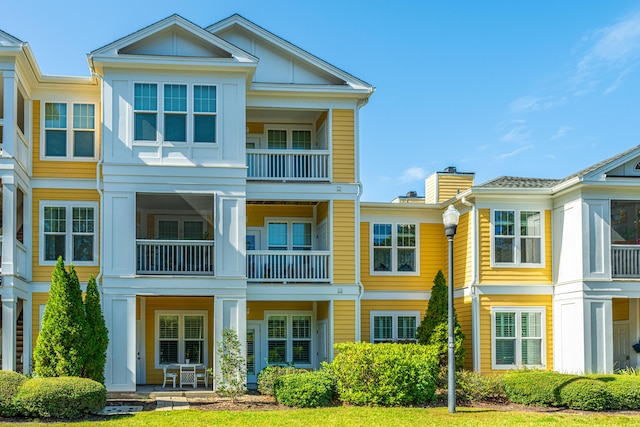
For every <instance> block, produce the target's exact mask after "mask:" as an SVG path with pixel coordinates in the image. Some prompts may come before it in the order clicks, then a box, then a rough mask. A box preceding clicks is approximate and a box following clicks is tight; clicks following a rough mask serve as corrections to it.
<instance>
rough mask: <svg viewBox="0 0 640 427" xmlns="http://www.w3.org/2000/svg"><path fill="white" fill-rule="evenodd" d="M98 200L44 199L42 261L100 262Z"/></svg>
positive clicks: (49, 262)
mask: <svg viewBox="0 0 640 427" xmlns="http://www.w3.org/2000/svg"><path fill="white" fill-rule="evenodd" d="M96 212H97V203H93V202H86V204H85V202H60V201H44V200H43V201H41V205H40V218H41V219H40V223H41V230H42V234H41V242H42V243H41V245H40V263H41V264H42V265H52V264H55V262H56V261H57V260H58V257H62V259H63V260H64V261H65V262H66V263H74V264H75V265H95V264H96V263H97V246H98V245H97V235H96V233H97V218H96Z"/></svg>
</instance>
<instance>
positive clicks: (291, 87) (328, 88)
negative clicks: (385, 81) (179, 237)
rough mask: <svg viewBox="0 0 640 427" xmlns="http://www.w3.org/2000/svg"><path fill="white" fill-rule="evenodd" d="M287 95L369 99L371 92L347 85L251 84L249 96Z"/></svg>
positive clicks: (368, 89) (364, 88)
mask: <svg viewBox="0 0 640 427" xmlns="http://www.w3.org/2000/svg"><path fill="white" fill-rule="evenodd" d="M288 93H295V94H298V93H304V94H307V95H313V94H318V93H320V94H327V93H328V94H332V95H334V96H344V97H354V96H357V97H358V98H369V96H370V95H371V94H372V90H371V89H370V88H367V87H361V86H349V85H322V84H318V85H312V84H295V83H294V84H291V83H251V85H250V86H249V94H250V95H254V96H260V95H262V94H264V96H266V95H269V96H271V95H278V94H280V95H285V94H288Z"/></svg>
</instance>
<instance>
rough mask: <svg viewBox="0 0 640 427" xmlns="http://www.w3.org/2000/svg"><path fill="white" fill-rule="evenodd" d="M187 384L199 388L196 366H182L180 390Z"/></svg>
mask: <svg viewBox="0 0 640 427" xmlns="http://www.w3.org/2000/svg"><path fill="white" fill-rule="evenodd" d="M186 384H193V388H196V387H197V384H196V365H180V388H182V386H183V385H186Z"/></svg>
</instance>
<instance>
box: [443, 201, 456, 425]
mask: <svg viewBox="0 0 640 427" xmlns="http://www.w3.org/2000/svg"><path fill="white" fill-rule="evenodd" d="M459 219H460V212H458V211H457V210H456V208H454V207H453V205H449V207H448V208H447V210H446V211H444V213H443V214H442V222H443V223H444V234H445V235H446V236H447V240H449V277H448V279H449V284H448V291H449V293H448V298H447V303H448V304H447V310H448V315H449V316H448V317H449V387H448V393H447V396H448V402H449V412H451V413H454V412H456V353H455V347H456V342H455V336H454V331H453V329H454V323H453V236H455V235H456V228H458V220H459Z"/></svg>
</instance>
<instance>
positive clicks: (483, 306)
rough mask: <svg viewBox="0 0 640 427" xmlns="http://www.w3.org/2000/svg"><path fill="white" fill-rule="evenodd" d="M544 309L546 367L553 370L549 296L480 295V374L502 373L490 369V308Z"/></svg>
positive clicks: (550, 302) (550, 303)
mask: <svg viewBox="0 0 640 427" xmlns="http://www.w3.org/2000/svg"><path fill="white" fill-rule="evenodd" d="M492 307H544V308H545V319H546V327H545V334H546V342H545V343H544V344H545V346H546V353H545V355H546V359H547V360H546V366H545V368H546V369H547V370H553V308H552V296H551V295H481V296H480V372H482V373H488V372H502V371H494V370H493V369H492V363H491V358H492V357H493V356H492V352H491V350H492V348H491V346H492V342H491V331H492V330H491V328H492V324H491V308H492Z"/></svg>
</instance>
